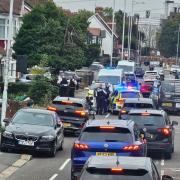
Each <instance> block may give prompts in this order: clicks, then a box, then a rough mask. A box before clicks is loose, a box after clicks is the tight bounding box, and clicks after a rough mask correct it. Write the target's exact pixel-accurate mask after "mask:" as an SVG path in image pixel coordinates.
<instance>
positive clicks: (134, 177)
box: [80, 169, 151, 180]
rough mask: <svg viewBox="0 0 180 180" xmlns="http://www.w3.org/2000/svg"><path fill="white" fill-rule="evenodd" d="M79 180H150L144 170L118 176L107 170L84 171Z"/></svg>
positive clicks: (126, 172) (125, 172)
mask: <svg viewBox="0 0 180 180" xmlns="http://www.w3.org/2000/svg"><path fill="white" fill-rule="evenodd" d="M80 180H151V177H150V175H149V173H148V172H147V171H145V170H137V171H133V170H129V171H126V170H124V172H122V173H120V174H118V173H115V174H113V173H109V171H108V169H107V170H106V169H105V170H104V171H102V170H100V171H99V170H95V171H94V170H86V171H85V172H84V173H83V174H82V177H81V178H80Z"/></svg>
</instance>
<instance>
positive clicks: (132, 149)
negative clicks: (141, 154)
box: [123, 145, 140, 151]
mask: <svg viewBox="0 0 180 180" xmlns="http://www.w3.org/2000/svg"><path fill="white" fill-rule="evenodd" d="M123 150H124V151H139V150H140V146H138V145H130V146H124V147H123Z"/></svg>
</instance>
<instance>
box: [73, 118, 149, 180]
mask: <svg viewBox="0 0 180 180" xmlns="http://www.w3.org/2000/svg"><path fill="white" fill-rule="evenodd" d="M146 153H147V145H146V143H145V141H144V140H143V139H142V138H141V134H140V132H139V130H138V128H137V126H136V124H135V123H134V122H133V121H131V120H129V121H127V120H126V121H124V120H93V121H88V122H87V123H86V124H85V126H84V128H83V129H82V131H81V134H80V136H79V138H78V139H77V140H76V141H75V143H74V145H73V148H72V153H71V160H72V167H71V177H72V180H74V179H76V178H77V177H78V176H79V174H80V172H81V170H82V167H83V165H84V164H85V162H86V161H87V160H88V158H89V157H90V156H92V155H96V156H146Z"/></svg>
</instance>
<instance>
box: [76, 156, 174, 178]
mask: <svg viewBox="0 0 180 180" xmlns="http://www.w3.org/2000/svg"><path fill="white" fill-rule="evenodd" d="M161 178H162V180H173V178H172V177H171V176H168V175H163V176H162V177H161V176H160V174H159V172H158V169H157V167H156V164H155V163H154V162H153V160H152V159H151V158H148V157H123V156H101V157H98V156H91V157H90V158H89V159H88V161H87V162H86V164H85V165H84V168H83V170H82V173H81V176H80V178H79V180H161Z"/></svg>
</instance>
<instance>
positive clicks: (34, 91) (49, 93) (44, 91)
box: [28, 77, 58, 105]
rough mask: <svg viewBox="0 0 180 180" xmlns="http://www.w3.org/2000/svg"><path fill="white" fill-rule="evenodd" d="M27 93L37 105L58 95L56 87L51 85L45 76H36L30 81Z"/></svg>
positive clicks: (48, 101) (43, 103)
mask: <svg viewBox="0 0 180 180" xmlns="http://www.w3.org/2000/svg"><path fill="white" fill-rule="evenodd" d="M28 95H29V96H30V97H31V99H33V100H34V103H35V104H37V105H47V104H49V103H50V102H51V100H52V99H53V98H54V97H55V96H57V95H58V87H57V86H53V85H52V84H51V82H50V81H49V80H48V79H47V78H45V77H37V78H35V79H34V80H33V81H32V84H31V86H30V89H29V93H28Z"/></svg>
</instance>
